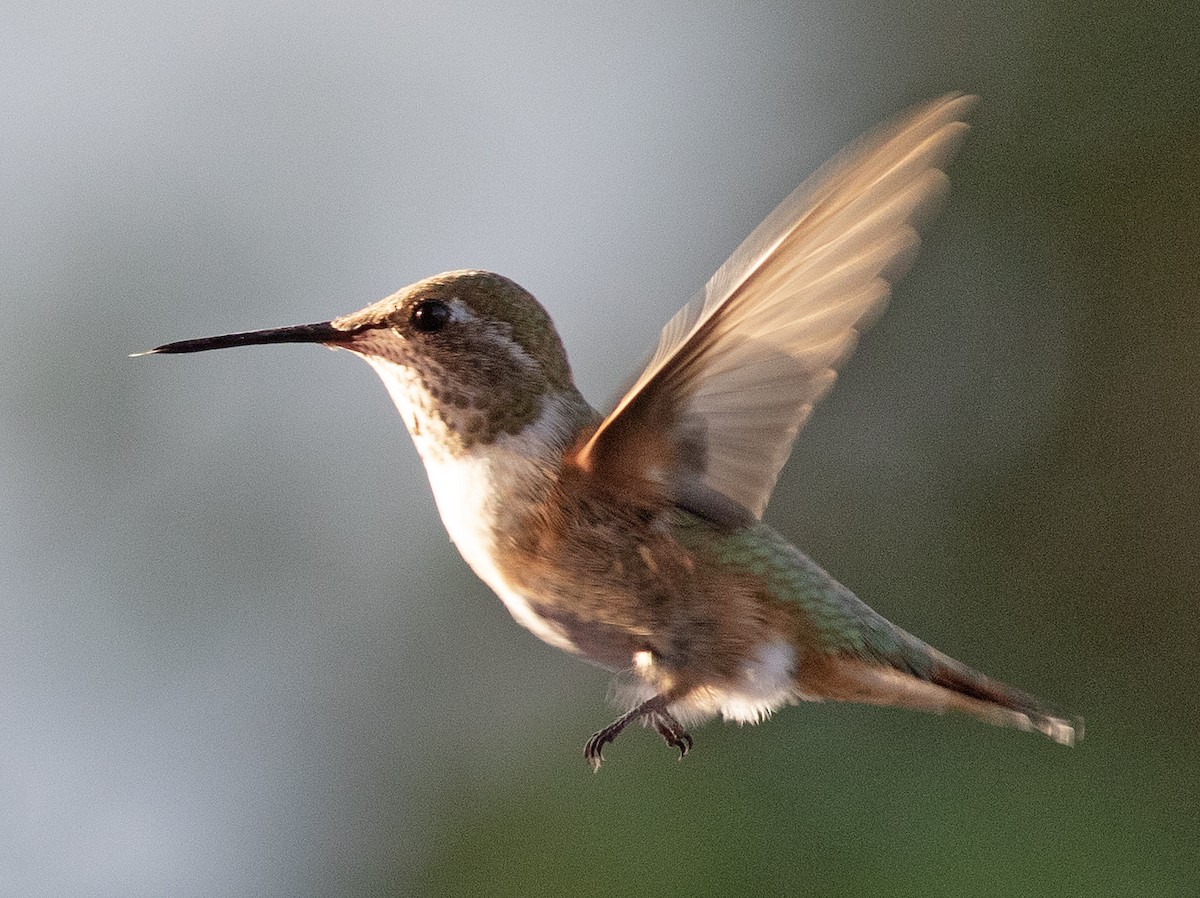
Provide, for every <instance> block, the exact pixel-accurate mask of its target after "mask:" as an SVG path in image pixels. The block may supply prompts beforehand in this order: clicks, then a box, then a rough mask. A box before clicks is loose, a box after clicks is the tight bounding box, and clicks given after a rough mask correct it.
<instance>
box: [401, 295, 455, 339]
mask: <svg viewBox="0 0 1200 898" xmlns="http://www.w3.org/2000/svg"><path fill="white" fill-rule="evenodd" d="M451 317H452V316H451V312H450V307H449V306H448V305H446V304H445V303H444V302H441V301H439V300H436V299H424V300H422V301H421V302H419V303H417V304H416V305H415V306H413V310H412V316H411V318H410V320H411V321H412V326H413V327H414V328H416V329H417V330H419V331H420V332H421V333H423V334H433V333H437V332H438V331H440V330H441V329H442V328H443V327H445V326H446V325H447V324H449V323H450V318H451Z"/></svg>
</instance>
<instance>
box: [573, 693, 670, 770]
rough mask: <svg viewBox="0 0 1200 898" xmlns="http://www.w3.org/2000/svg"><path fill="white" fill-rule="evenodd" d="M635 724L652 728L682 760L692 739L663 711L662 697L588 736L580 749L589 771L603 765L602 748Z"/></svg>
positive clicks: (664, 709) (647, 701) (646, 702)
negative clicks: (639, 723)
mask: <svg viewBox="0 0 1200 898" xmlns="http://www.w3.org/2000/svg"><path fill="white" fill-rule="evenodd" d="M635 720H645V721H646V723H648V724H649V725H650V726H652V727H654V730H655V732H657V733H658V735H660V736H662V737H663V739H664V740H665V741H666V743H667V745H669V746H671V747H672V748H675V749H678V750H679V759H680V760H683V756H684V755H686V754H687V753H688V752H689V751H690V750H691V748H692V745H693V743H692V737H691V736H690V735H688V733H687V731H686V730H685V729H684V728H683V724H681V723H680V722H679V721H678V720H676V719H675V717H674V716H673V715H672V714H671V713H670V712H668V711H667V699H666V696H662V695H656V696H654V698H651V699H648V700H646V701H644V702H642V703H641V704H640V705H638V706H637V707H636V708H634V709H633V710H632V711H630V712H629V713H628V714H622V715H621V716H620V717H618V718H617V719H616V720H614V721H613V722H612V723H610V724H609V725H608V726H606V727H605V728H604V729H602V730H600V732H598V733H595V734H593V735H592V738H590V739H588V741H587V744H586V745H585V746H584V747H583V756H584V758H586V759H587V762H588V763H589V764H591V765H592V771H593V772H595V771H597V770H599V769H600V764H601V763H602V762H603V761H604V746H606V745H608V744H609V743H610V742H612V741H613V740H615V739H616V738H617V737H618V736H619V735H621V733H622V732H623V731H624V730H625V727H627V726H629V724H631V723H633V722H634V721H635Z"/></svg>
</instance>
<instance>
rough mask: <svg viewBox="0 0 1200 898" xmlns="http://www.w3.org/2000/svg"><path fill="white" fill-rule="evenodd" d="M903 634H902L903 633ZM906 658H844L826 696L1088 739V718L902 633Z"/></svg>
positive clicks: (1068, 741) (1065, 739) (1059, 738)
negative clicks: (967, 716)
mask: <svg viewBox="0 0 1200 898" xmlns="http://www.w3.org/2000/svg"><path fill="white" fill-rule="evenodd" d="M901 632H903V631H901ZM903 636H904V637H907V639H906V640H905V642H908V640H911V642H910V643H908V644H907V645H906V646H905V649H906V651H904V652H902V655H903V658H895V659H888V663H880V661H878V660H875V659H870V660H867V659H863V658H861V657H849V656H839V657H838V658H837V659H836V660H835V661H834V664H833V667H834V674H833V676H831V677H828V678H827V679H826V680H825V686H826V688H823V689H821V690H820V691H821V693H822V695H821V697H822V698H831V699H835V700H841V701H854V702H863V703H866V704H874V705H897V706H900V707H905V708H913V709H916V710H921V711H934V712H939V713H944V712H946V711H960V712H962V713H965V714H970V715H971V716H972V717H976V718H978V719H980V720H983V721H986V722H987V723H991V724H996V725H997V726H1009V727H1016V728H1017V729H1019V730H1024V731H1026V732H1038V733H1042V734H1043V735H1045V736H1048V737H1049V738H1051V739H1053V740H1054V741H1055V742H1057V743H1059V744H1060V745H1074V744H1075V743H1076V742H1078V741H1079V740H1081V739H1082V738H1083V719H1082V718H1079V717H1073V716H1070V715H1066V714H1061V713H1059V712H1057V711H1054V710H1051V709H1050V708H1048V707H1047V706H1046V705H1045V704H1043V703H1042V702H1041V701H1039V700H1038V699H1036V698H1034V697H1033V696H1032V695H1030V694H1029V693H1028V692H1023V691H1022V690H1020V689H1016V688H1014V687H1012V686H1009V685H1007V684H1005V683H1002V682H1000V681H999V680H996V679H993V678H992V677H989V676H987V675H985V674H982V673H980V672H979V671H977V670H973V669H971V668H970V667H967V665H965V664H963V663H961V662H959V661H956V660H954V659H953V658H951V657H950V656H949V655H946V654H944V653H942V652H939V651H938V650H937V649H935V648H932V647H931V646H928V645H926V644H925V643H923V642H921V641H920V640H918V639H916V638H915V637H912V636H909V634H907V633H903Z"/></svg>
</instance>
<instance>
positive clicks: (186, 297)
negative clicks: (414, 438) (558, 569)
mask: <svg viewBox="0 0 1200 898" xmlns="http://www.w3.org/2000/svg"><path fill="white" fill-rule="evenodd" d="M1198 35H1200V14H1198V13H1197V7H1196V5H1195V4H1194V3H1192V4H1184V3H1179V4H1175V5H1172V4H1165V3H1164V4H1153V3H1100V4H1076V3H1066V2H1055V3H1037V4H1033V3H1031V4H1012V3H1009V4H1005V3H982V2H980V3H963V4H949V3H936V2H923V3H922V2H918V3H901V4H893V5H890V6H887V7H886V8H883V6H882V5H879V6H876V5H874V4H867V5H863V4H846V3H841V2H832V0H821V2H807V3H721V4H711V3H664V4H652V5H651V6H650V8H644V7H643V4H640V3H599V4H590V5H588V6H586V7H580V8H579V9H568V8H567V7H565V6H562V5H558V4H551V3H536V2H531V3H507V4H478V5H477V6H469V5H465V4H441V5H437V6H434V7H429V6H426V5H424V4H421V5H417V4H411V5H410V4H404V3H400V4H383V3H379V4H372V3H359V2H350V3H348V4H342V5H338V6H336V7H335V6H334V5H332V4H330V5H328V6H326V5H323V4H313V3H304V2H302V3H290V4H264V5H253V4H252V5H249V6H247V5H245V4H242V3H233V2H224V3H215V4H204V5H202V6H196V5H191V4H182V3H154V4H150V3H146V4H134V3H122V2H113V0H108V2H100V3H44V4H27V5H20V4H18V5H14V6H13V8H11V9H9V10H7V11H6V13H5V16H4V21H3V22H2V23H0V77H2V78H3V85H4V88H3V92H2V94H0V113H2V116H3V117H2V121H3V126H2V132H0V133H2V134H3V136H2V137H0V197H2V207H3V209H4V210H5V214H4V215H3V216H2V220H0V303H2V306H0V308H2V310H3V315H4V318H3V320H4V327H3V328H2V329H0V334H2V335H0V340H2V341H3V346H2V351H0V383H2V385H3V389H2V390H0V720H2V721H3V725H2V726H0V895H13V896H43V895H45V896H50V895H55V896H60V895H113V896H141V895H147V896H149V895H171V896H192V895H195V896H224V895H229V896H235V895H255V896H302V898H303V896H318V895H320V896H325V895H333V896H343V895H347V896H348V895H480V894H491V895H513V896H528V895H559V894H561V895H585V896H590V895H676V894H678V895H684V894H686V895H693V896H707V895H722V896H735V895H754V896H764V895H790V894H805V895H816V896H825V895H830V896H832V895H855V896H860V895H947V896H975V895H979V896H1010V895H1011V896H1025V895H1031V894H1045V895H1054V896H1058V895H1064V896H1066V895H1071V896H1074V895H1078V896H1095V895H1122V896H1124V895H1137V896H1158V895H1161V896H1182V895H1186V894H1195V893H1196V890H1197V889H1198V888H1200V886H1198V883H1200V873H1198V872H1197V871H1198V869H1200V787H1198V785H1197V769H1198V768H1200V750H1198V748H1197V739H1198V737H1200V714H1198V713H1197V701H1196V698H1195V695H1194V693H1195V686H1196V677H1197V673H1198V665H1197V654H1198V652H1197V649H1198V639H1197V611H1196V608H1197V586H1198V581H1200V537H1198V536H1197V532H1196V530H1197V525H1196V519H1197V509H1198V508H1200V476H1198V474H1197V465H1198V461H1200V439H1198V436H1200V391H1198V384H1197V377H1196V375H1197V371H1198V369H1200V359H1198V355H1197V346H1198V344H1200V327H1198V325H1200V314H1198V311H1197V309H1198V304H1197V302H1198V298H1200V263H1198V262H1197V257H1198V250H1197V248H1198V246H1200V114H1198V103H1200V100H1198V97H1200V81H1198V76H1197V71H1198V68H1197V60H1200V45H1198V44H1200V41H1198ZM949 90H968V91H972V92H977V93H979V94H981V96H982V98H983V102H982V103H981V105H980V106H979V108H978V110H977V112H976V114H975V116H974V118H973V123H974V125H975V128H974V130H973V131H972V134H971V137H970V139H969V141H968V143H967V145H966V147H965V149H964V151H963V153H962V154H961V156H960V157H959V159H958V160H957V162H956V163H955V165H954V167H953V168H952V171H951V175H952V180H953V184H954V192H953V194H952V196H951V199H950V202H949V203H948V204H947V206H946V208H945V210H944V212H943V214H942V215H941V217H940V218H938V219H937V221H936V222H935V224H934V225H933V227H932V228H931V229H930V230H929V232H928V240H927V241H926V243H925V249H924V251H923V254H922V257H921V260H920V262H919V263H918V265H917V267H916V269H915V270H914V271H913V273H912V274H911V275H910V276H909V277H908V278H907V279H906V280H905V281H904V282H903V283H902V285H901V287H900V289H899V290H898V291H897V292H896V294H895V296H894V299H893V302H892V306H891V308H890V309H889V312H888V314H887V315H886V316H885V317H884V318H883V319H882V320H881V321H880V322H879V323H878V324H877V325H876V326H875V328H874V330H873V331H872V332H871V333H870V334H869V335H867V337H866V338H865V339H864V340H863V342H862V345H861V347H860V349H859V352H858V354H857V355H856V357H855V358H854V359H853V360H852V362H851V363H850V364H849V365H848V366H847V368H846V369H845V372H844V375H843V377H842V378H841V380H840V381H839V384H838V387H837V389H835V390H834V392H833V393H832V394H831V395H830V397H829V398H828V399H827V400H826V401H825V402H824V403H823V404H822V405H821V406H820V408H819V409H818V410H817V413H816V414H815V416H814V417H813V419H812V421H811V422H810V424H809V426H808V427H807V428H806V430H805V431H804V433H803V434H802V436H801V439H800V440H799V441H798V443H797V448H796V452H795V454H794V455H793V458H792V461H791V463H790V465H789V467H788V468H787V469H786V470H785V471H784V474H783V477H782V478H781V481H780V486H779V488H778V490H777V492H776V494H775V498H774V501H773V503H772V505H771V507H770V508H769V509H768V512H767V517H768V520H770V521H771V522H773V523H774V524H775V525H776V526H777V527H779V528H780V529H781V530H783V531H784V532H785V533H787V534H789V535H790V536H792V537H794V538H795V539H796V541H797V542H798V543H799V544H800V545H802V546H803V547H805V548H806V549H807V550H808V551H809V552H810V553H811V554H812V555H813V556H814V557H815V558H817V559H818V560H819V561H820V562H821V563H822V564H823V565H825V566H826V567H828V568H829V569H830V570H831V571H832V572H833V573H834V574H835V575H836V576H838V577H839V578H840V579H841V580H843V581H844V582H845V583H847V584H848V585H849V586H851V587H852V588H854V589H855V590H856V591H857V592H858V593H859V594H860V595H861V596H862V597H863V598H864V599H866V600H867V601H868V602H870V603H871V604H872V605H874V606H875V607H876V608H878V609H879V610H880V611H882V612H883V613H885V614H886V615H887V616H889V617H890V618H892V619H893V620H895V621H897V622H898V623H899V624H901V625H902V626H904V627H906V628H908V629H911V630H912V631H914V632H916V633H917V634H919V635H921V636H923V637H925V638H926V639H928V640H930V641H931V642H933V643H934V644H935V645H937V646H939V647H941V648H943V649H945V650H946V651H948V652H950V653H952V654H954V655H956V656H958V657H960V658H962V659H964V660H966V661H968V662H970V663H972V664H974V665H977V666H979V667H980V668H982V669H984V670H986V671H988V672H990V673H993V674H995V675H996V676H999V677H1001V678H1003V679H1006V680H1008V681H1010V682H1013V683H1015V684H1017V685H1020V686H1023V687H1025V688H1027V689H1030V690H1031V691H1033V692H1035V693H1037V694H1038V695H1041V696H1042V697H1044V698H1045V699H1046V700H1047V701H1050V702H1052V703H1055V704H1059V705H1061V706H1063V707H1066V708H1068V709H1071V710H1074V711H1077V712H1078V713H1080V714H1082V715H1084V716H1085V717H1086V718H1087V721H1088V738H1087V740H1086V741H1085V742H1084V743H1083V744H1082V745H1081V746H1080V747H1079V748H1077V749H1075V750H1066V749H1063V748H1060V747H1058V746H1055V745H1053V744H1051V743H1050V742H1048V741H1047V740H1044V739H1040V738H1035V737H1032V736H1028V735H1024V734H1021V733H1016V732H1010V731H1003V730H995V729H991V728H988V727H986V726H983V725H981V724H978V723H975V722H972V721H969V720H964V719H958V718H944V719H940V718H934V717H926V716H921V715H916V714H910V713H904V712H899V711H889V710H878V709H868V708H858V707H850V706H838V707H835V706H806V707H800V708H795V709H788V710H785V711H783V712H781V713H779V714H778V715H777V716H776V717H775V719H773V720H772V721H771V722H770V723H769V724H767V725H764V726H761V727H746V728H739V727H736V726H732V725H721V724H718V723H714V724H710V725H708V726H705V727H703V728H699V729H697V730H696V731H694V735H695V737H696V743H697V744H696V750H695V751H694V752H693V753H692V754H691V755H690V756H689V757H688V758H687V760H686V762H685V763H682V764H679V763H676V762H675V761H673V760H672V752H671V751H670V750H668V749H666V748H665V747H664V746H663V745H662V744H661V743H660V742H659V740H658V739H657V737H655V736H653V734H650V733H647V732H644V731H640V730H635V731H632V732H630V733H628V734H627V735H626V736H624V737H623V738H622V739H621V740H620V741H619V742H618V743H617V744H616V745H615V746H613V747H612V748H611V749H610V751H609V753H608V756H609V763H607V764H606V765H605V767H604V769H603V771H602V772H601V773H600V774H599V775H597V776H593V775H591V773H590V772H589V771H588V769H587V766H586V765H585V764H584V762H583V760H582V757H581V747H582V744H583V741H584V739H585V738H586V737H587V736H588V735H589V734H590V733H591V732H592V731H593V730H595V729H597V728H598V727H600V726H601V725H603V724H605V723H607V722H608V721H609V720H610V719H611V718H612V716H613V715H614V711H613V709H612V708H610V707H609V706H608V705H606V703H605V701H604V697H605V691H606V683H607V677H606V675H604V674H603V673H602V672H601V671H598V670H596V669H592V668H589V667H587V666H586V665H583V664H581V663H579V662H578V661H576V660H574V659H572V658H569V657H567V656H565V655H563V654H561V653H559V652H557V651H555V650H553V649H550V648H548V647H546V646H543V645H541V644H540V643H539V642H537V640H536V639H534V638H533V637H532V636H530V635H529V634H527V633H525V632H524V631H522V630H520V629H519V628H518V627H517V626H516V625H515V624H514V623H513V622H512V621H511V620H510V619H509V618H508V616H507V614H506V612H505V611H504V609H503V607H502V606H501V605H500V603H499V602H498V601H496V600H495V598H494V597H493V596H491V595H490V594H489V593H488V591H487V590H486V589H485V588H484V587H483V586H482V585H481V584H480V583H479V582H478V581H477V580H475V579H474V577H473V576H472V575H471V574H470V572H469V571H468V570H467V568H466V566H465V564H464V563H463V562H462V561H461V560H460V559H459V558H458V556H457V555H456V553H455V552H454V549H453V547H452V546H451V545H450V544H449V543H448V541H447V539H446V537H445V534H444V532H443V531H442V529H441V526H440V523H439V522H438V521H437V519H436V516H435V513H434V510H433V503H432V501H431V498H430V495H429V489H428V486H427V484H426V482H425V478H424V474H423V471H422V469H421V467H420V465H419V462H418V460H417V458H416V454H415V452H414V451H413V450H412V447H411V446H410V444H409V442H408V439H407V436H406V435H405V434H404V432H403V426H402V425H401V422H400V421H399V418H398V417H397V416H396V415H395V414H394V412H393V410H392V409H391V407H390V403H389V402H388V400H387V398H386V396H385V394H384V391H383V389H382V388H381V386H380V385H379V384H378V383H377V381H376V379H375V377H374V375H373V374H372V373H371V371H370V370H369V369H368V368H367V367H366V366H365V365H362V364H361V363H359V362H357V361H356V360H354V359H353V358H351V357H350V356H349V355H348V354H345V353H339V354H336V355H331V354H329V353H326V352H322V351H318V350H317V349H316V348H312V347H275V348H272V347H263V348H259V349H254V350H246V351H240V352H230V353H219V354H214V355H209V356H196V357H187V358H149V359H136V360H131V359H128V358H126V354H127V353H129V352H133V351H137V350H141V349H144V348H147V347H149V346H152V345H155V344H157V343H160V342H163V341H166V340H173V339H180V338H185V337H194V336H202V335H206V334H212V333H222V332H226V331H231V330H242V329H249V328H257V327H267V326H273V325H284V324H294V323H301V322H308V321H318V320H324V319H326V318H329V317H331V316H333V315H336V314H341V313H344V312H348V311H352V310H354V309H356V308H358V307H360V306H362V305H365V304H366V303H368V302H370V301H373V300H375V299H377V298H379V297H381V296H383V295H385V294H387V293H389V292H391V291H392V290H394V289H396V288H397V287H399V286H401V285H403V284H405V283H408V282H410V281H413V280H416V279H418V278H420V277H423V276H425V275H429V274H432V273H435V272H438V271H442V270H446V269H452V268H460V267H468V266H479V267H486V268H491V269H494V270H497V271H501V272H503V273H505V274H508V275H510V276H512V277H514V278H516V279H517V280H518V281H520V282H521V283H523V284H524V285H525V286H527V287H528V288H529V289H530V290H532V291H533V292H534V293H535V295H537V296H539V297H540V298H541V299H542V300H543V302H544V303H545V304H546V305H547V307H548V308H549V309H550V311H551V312H552V314H553V315H554V316H555V319H556V321H557V322H558V323H559V325H560V328H561V331H562V334H563V337H564V340H565V342H566V344H567V346H568V348H569V349H570V350H571V353H572V360H573V362H574V364H575V368H576V373H577V376H578V379H579V381H580V384H581V387H582V389H583V390H584V392H585V394H586V395H588V396H589V397H590V398H591V399H592V400H593V402H595V403H596V404H598V405H602V404H604V403H605V402H607V401H609V400H610V399H611V398H612V397H613V396H614V394H615V392H616V390H617V387H618V386H619V385H620V384H621V383H623V382H624V381H625V379H626V378H627V377H629V376H630V375H631V374H632V373H633V372H634V371H635V370H636V366H637V364H638V362H639V361H640V360H641V359H642V358H643V357H644V356H645V354H646V353H647V352H648V351H649V349H650V348H651V347H652V346H653V344H654V342H655V340H656V338H657V333H658V329H659V328H660V327H661V325H662V324H663V323H664V322H665V321H666V320H667V318H668V317H669V316H670V315H671V313H672V312H674V310H675V309H676V308H677V307H678V306H679V305H680V304H681V303H682V302H683V301H685V300H686V299H687V298H688V297H689V296H690V295H691V294H692V292H693V291H694V290H696V289H698V288H699V287H700V286H701V285H702V284H703V282H704V281H705V280H706V279H707V277H708V275H709V274H710V273H711V272H712V271H713V270H714V269H715V268H716V267H717V265H718V264H720V262H721V261H723V259H724V258H725V256H726V255H727V254H728V253H729V252H730V251H731V250H732V249H733V248H734V247H735V246H736V245H737V243H738V242H739V241H740V240H741V239H742V237H743V236H745V234H746V233H748V232H749V231H750V229H751V228H752V227H753V226H754V225H755V224H757V222H758V221H759V220H760V219H761V218H762V216H763V215H765V214H766V213H767V212H768V211H769V210H770V209H771V208H772V207H773V206H774V204H775V203H776V202H777V201H779V200H780V199H782V197H784V196H785V195H786V194H787V193H788V192H789V191H790V190H791V189H792V188H793V187H794V186H795V185H796V184H797V183H799V182H800V180H802V179H803V178H804V177H805V176H806V175H807V174H808V173H809V172H811V171H812V169H814V168H815V167H816V165H817V164H819V163H820V162H821V161H822V160H823V159H825V158H827V157H828V156H829V155H831V154H832V153H833V152H835V151H836V150H837V149H838V148H840V147H841V146H842V145H844V144H845V143H846V142H848V141H849V140H850V139H852V138H853V137H854V136H856V135H857V134H858V133H860V132H861V131H863V130H865V129H866V128H868V127H871V126H873V125H875V124H877V123H879V122H881V121H883V120H885V119H887V118H889V117H891V116H892V115H895V114H896V113H898V112H899V111H901V110H902V109H904V108H905V107H907V106H909V105H911V104H912V103H914V102H917V101H920V100H922V99H925V98H928V97H931V96H936V95H938V94H940V93H944V92H946V91H949Z"/></svg>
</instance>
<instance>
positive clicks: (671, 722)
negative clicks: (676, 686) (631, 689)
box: [651, 711, 695, 761]
mask: <svg viewBox="0 0 1200 898" xmlns="http://www.w3.org/2000/svg"><path fill="white" fill-rule="evenodd" d="M651 723H652V725H653V726H654V729H655V730H656V731H657V732H658V735H660V736H662V737H663V740H664V741H665V742H666V743H667V745H669V746H671V748H677V749H679V760H681V761H682V760H683V759H684V757H685V756H686V755H687V753H688V752H689V751H691V750H692V746H693V745H694V744H695V743H694V742H693V741H692V737H691V734H689V733H688V731H687V730H685V729H684V728H683V724H681V723H680V722H679V721H678V720H676V719H675V718H674V717H672V716H671V715H670V714H668V713H667V712H666V711H659V712H657V713H656V714H655V715H654V717H653V718H652V720H651Z"/></svg>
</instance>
